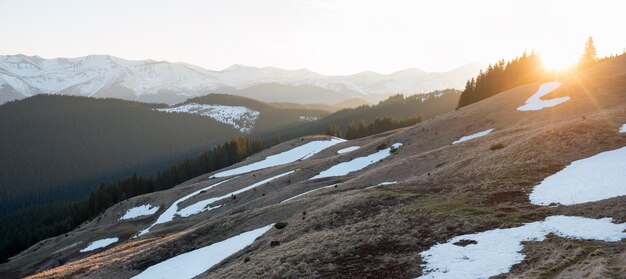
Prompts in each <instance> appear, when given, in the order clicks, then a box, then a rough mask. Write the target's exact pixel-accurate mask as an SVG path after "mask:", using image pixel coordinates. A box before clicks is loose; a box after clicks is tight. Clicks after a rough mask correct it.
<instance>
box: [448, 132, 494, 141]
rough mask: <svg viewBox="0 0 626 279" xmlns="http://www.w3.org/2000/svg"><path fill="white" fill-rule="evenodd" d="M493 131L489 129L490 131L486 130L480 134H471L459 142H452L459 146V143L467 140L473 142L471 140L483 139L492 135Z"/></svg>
mask: <svg viewBox="0 0 626 279" xmlns="http://www.w3.org/2000/svg"><path fill="white" fill-rule="evenodd" d="M492 131H493V129H489V130H484V131H482V132H478V133H476V134H471V135H469V136H463V137H461V138H460V139H459V140H457V141H454V142H452V144H457V143H461V142H464V141H466V140H471V139H475V138H479V137H482V136H486V135H487V134H489V133H491V132H492Z"/></svg>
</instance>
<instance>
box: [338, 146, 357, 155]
mask: <svg viewBox="0 0 626 279" xmlns="http://www.w3.org/2000/svg"><path fill="white" fill-rule="evenodd" d="M359 148H361V147H360V146H356V145H355V146H350V147H346V148H342V149H339V150H337V154H343V153H348V152H352V151H354V150H357V149H359Z"/></svg>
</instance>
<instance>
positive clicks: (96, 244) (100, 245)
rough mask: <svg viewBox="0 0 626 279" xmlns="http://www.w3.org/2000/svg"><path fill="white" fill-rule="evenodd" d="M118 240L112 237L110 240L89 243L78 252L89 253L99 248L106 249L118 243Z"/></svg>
mask: <svg viewBox="0 0 626 279" xmlns="http://www.w3.org/2000/svg"><path fill="white" fill-rule="evenodd" d="M119 240H120V239H119V238H117V237H112V238H105V239H100V240H96V241H94V242H92V243H89V245H87V247H85V248H83V249H81V250H80V252H81V253H83V252H89V251H93V250H96V249H100V248H104V247H107V246H109V245H111V244H113V243H115V242H117V241H119Z"/></svg>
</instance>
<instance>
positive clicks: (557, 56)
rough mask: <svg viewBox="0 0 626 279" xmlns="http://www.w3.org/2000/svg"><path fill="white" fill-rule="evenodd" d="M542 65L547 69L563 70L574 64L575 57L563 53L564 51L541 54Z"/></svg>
mask: <svg viewBox="0 0 626 279" xmlns="http://www.w3.org/2000/svg"><path fill="white" fill-rule="evenodd" d="M541 61H542V62H543V66H544V67H546V69H549V70H565V69H568V68H571V67H573V66H574V65H575V64H576V57H571V56H568V55H565V54H564V53H552V54H550V55H541Z"/></svg>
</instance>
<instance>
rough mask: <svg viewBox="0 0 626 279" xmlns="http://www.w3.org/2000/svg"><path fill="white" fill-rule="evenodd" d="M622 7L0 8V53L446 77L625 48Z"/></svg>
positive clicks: (18, 2) (300, 4)
mask: <svg viewBox="0 0 626 279" xmlns="http://www.w3.org/2000/svg"><path fill="white" fill-rule="evenodd" d="M625 10H626V2H624V1H619V0H615V1H598V0H596V1H547V0H544V1H534V0H524V1H476V0H473V1H434V0H431V1H418V0H406V1H400V0H385V1H359V0H345V1H342V0H334V1H330V0H328V1H326V0H312V1H305V0H299V1H296V0H283V1H278V0H223V1H191V0H187V1H186V0H178V1H156V0H145V1H144V0H107V1H104V0H102V1H88V0H75V1H70V0H55V1H33V0H15V1H10V0H0V54H18V53H22V54H27V55H39V56H42V57H45V58H53V57H76V56H83V55H88V54H111V55H115V56H119V57H122V58H127V59H148V58H151V59H156V60H168V61H176V62H187V63H191V64H196V65H199V66H203V67H206V68H209V69H216V70H219V69H223V68H225V67H228V66H229V65H231V64H235V63H238V64H244V65H251V66H276V67H282V68H287V69H298V68H308V69H311V70H314V71H318V72H321V73H326V74H350V73H355V72H359V71H363V70H372V71H378V72H382V73H389V72H393V71H396V70H400V69H404V68H409V67H419V68H422V69H425V70H428V71H445V70H449V69H452V68H455V67H458V66H461V65H463V64H466V63H469V62H482V63H485V64H486V63H489V62H493V61H495V60H497V59H499V58H511V57H513V56H516V55H519V54H521V53H522V52H523V51H524V50H531V49H535V50H537V51H538V52H539V53H540V54H542V56H544V58H545V59H546V60H547V62H548V63H549V64H563V63H567V62H572V61H574V60H575V59H576V58H577V57H578V56H579V55H580V53H581V52H582V48H583V45H584V42H585V40H586V38H587V37H588V36H589V35H592V36H593V37H594V39H595V41H596V47H597V49H598V53H599V54H600V55H604V54H609V53H616V52H620V53H621V52H622V51H623V50H624V48H625V47H626V35H624V34H625V33H624V32H626V31H624V30H623V28H624V27H626V16H624V11H625Z"/></svg>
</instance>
